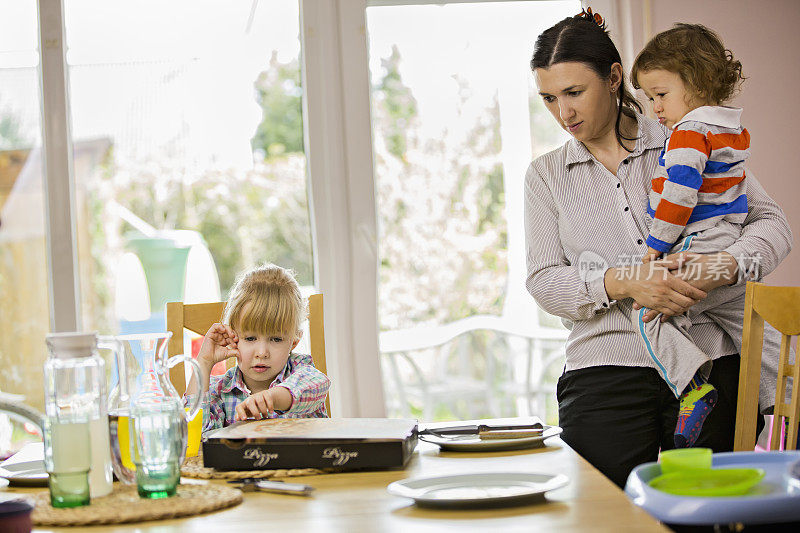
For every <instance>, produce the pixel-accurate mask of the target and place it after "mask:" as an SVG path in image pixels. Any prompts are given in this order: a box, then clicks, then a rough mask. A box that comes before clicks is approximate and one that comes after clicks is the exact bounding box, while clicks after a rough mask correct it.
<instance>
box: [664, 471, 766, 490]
mask: <svg viewBox="0 0 800 533" xmlns="http://www.w3.org/2000/svg"><path fill="white" fill-rule="evenodd" d="M763 478H764V470H762V469H760V468H716V469H715V468H705V469H686V470H679V471H676V472H671V473H669V474H662V475H660V476H658V477H656V478H653V479H651V480H650V482H649V485H650V486H651V487H653V488H654V489H658V490H660V491H663V492H666V493H668V494H674V495H676V496H705V497H708V496H742V495H744V494H747V492H749V491H750V489H752V488H753V487H755V486H756V485H758V483H759V482H760V481H761V480H762V479H763Z"/></svg>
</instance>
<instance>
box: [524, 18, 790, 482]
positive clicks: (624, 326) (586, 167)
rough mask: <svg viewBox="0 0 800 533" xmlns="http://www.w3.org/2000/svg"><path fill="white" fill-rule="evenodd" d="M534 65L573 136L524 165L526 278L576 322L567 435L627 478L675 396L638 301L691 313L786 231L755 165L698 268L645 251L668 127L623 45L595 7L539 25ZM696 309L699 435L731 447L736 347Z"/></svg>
mask: <svg viewBox="0 0 800 533" xmlns="http://www.w3.org/2000/svg"><path fill="white" fill-rule="evenodd" d="M531 69H532V70H533V74H534V77H535V80H536V84H537V86H538V89H539V93H540V95H541V97H542V99H543V100H544V102H545V105H546V106H547V108H548V109H549V110H550V112H551V113H552V114H553V116H554V117H555V119H556V120H557V121H558V122H559V123H560V124H561V125H562V127H563V128H564V129H566V130H567V132H569V133H570V134H571V135H572V137H573V139H571V140H569V141H567V143H565V144H564V146H562V147H561V148H559V149H557V150H555V151H553V152H550V153H548V154H546V155H544V156H542V157H540V158H538V159H536V160H535V161H533V163H531V166H530V168H529V169H528V173H527V176H526V182H525V195H526V208H525V228H526V241H527V247H528V278H527V287H528V290H529V292H530V293H531V294H532V295H533V297H534V298H535V299H536V301H537V302H538V304H539V305H540V306H541V307H542V308H543V309H544V310H546V311H548V312H549V313H552V314H554V315H557V316H559V317H561V318H562V319H565V320H566V321H567V322H568V323H570V324H571V330H572V331H571V333H570V336H569V339H568V341H567V348H566V353H567V362H566V367H565V372H564V374H563V375H562V376H561V378H560V379H559V382H558V388H557V397H558V404H559V421H560V422H559V423H560V425H561V426H562V427H563V428H564V433H563V439H564V441H565V442H567V443H568V444H569V445H570V446H572V447H573V448H574V449H575V450H576V451H578V453H580V454H581V455H583V456H584V457H585V458H586V459H588V460H589V461H590V462H591V463H592V464H593V465H595V466H596V467H597V468H598V469H599V470H600V471H601V472H603V473H604V474H605V475H606V476H608V477H609V478H610V479H611V480H612V481H614V482H615V483H617V484H618V485H620V486H623V485H624V483H625V480H626V478H627V476H628V474H629V473H630V471H631V469H632V468H633V467H635V466H636V465H638V464H641V463H643V462H647V461H653V460H655V459H656V457H657V455H658V451H659V449H670V448H672V447H673V430H674V429H675V422H676V417H677V408H678V402H677V400H676V399H675V396H674V395H673V394H672V392H671V391H670V390H669V389H668V388H667V385H666V383H665V382H664V381H663V380H662V379H661V378H660V376H659V375H658V374H657V372H656V370H655V369H654V367H653V362H652V360H651V359H650V358H649V357H648V356H647V354H646V352H645V351H644V348H643V347H642V346H641V341H640V340H639V339H637V337H636V333H635V331H634V329H633V325H632V323H631V320H630V319H629V318H628V315H629V313H630V309H631V306H633V305H636V306H642V307H647V308H649V309H651V311H649V312H648V313H647V315H646V319H645V320H652V319H654V318H655V317H656V316H657V315H658V313H663V314H664V315H665V316H673V315H677V314H680V313H683V312H685V311H687V310H689V309H690V308H691V307H692V305H694V304H695V303H697V302H698V301H700V300H701V299H703V298H705V296H706V294H707V292H708V291H710V290H712V289H714V288H716V287H719V286H722V285H728V284H732V283H736V282H737V278H743V276H738V272H739V271H740V269H739V262H737V260H741V261H744V260H745V259H746V258H752V257H759V258H760V267H761V274H768V273H769V272H771V271H772V270H774V268H775V267H776V266H777V265H778V263H780V261H782V260H783V259H784V258H785V257H786V255H787V254H788V253H789V250H790V247H791V232H790V230H789V226H788V224H787V222H786V218H785V216H784V215H783V212H782V211H781V209H780V208H779V207H778V205H777V204H775V202H774V201H773V200H772V199H771V198H770V197H769V196H768V195H767V194H766V193H765V192H764V189H763V188H762V187H761V185H760V184H759V183H758V182H757V181H756V180H755V179H750V177H751V176H750V175H748V179H750V183H749V185H748V189H747V195H748V199H749V200H750V210H749V213H748V216H747V220H746V221H745V227H744V230H743V232H742V236H741V238H740V239H739V240H738V241H737V242H736V243H735V244H734V245H733V246H731V247H730V248H728V249H727V250H726V251H725V252H720V253H717V254H708V255H703V256H696V257H695V261H694V265H693V266H692V271H691V273H690V272H688V271H685V270H682V269H681V268H680V266H681V261H679V260H678V259H677V258H675V257H668V258H666V259H665V260H663V261H659V262H657V263H655V264H654V263H650V264H648V265H640V264H639V261H640V259H641V257H642V254H643V253H644V251H645V249H646V247H645V244H644V239H645V237H646V236H647V234H648V228H647V226H646V221H645V212H646V210H645V207H646V202H647V193H648V184H649V181H650V179H651V178H652V176H653V172H654V171H655V168H656V164H657V158H658V154H659V152H660V151H661V148H662V147H663V145H664V140H665V139H666V136H667V131H666V130H665V129H664V128H663V127H662V126H660V125H659V124H658V123H657V122H656V121H654V120H652V119H649V118H647V117H645V116H643V115H642V114H641V108H640V106H639V105H638V103H637V102H636V101H635V100H634V98H633V96H632V95H631V94H630V93H629V92H628V91H627V90H626V88H625V84H624V76H623V69H622V64H621V59H620V55H619V52H618V51H617V49H616V47H615V46H614V44H613V43H612V42H611V39H610V38H609V36H608V34H607V33H606V31H605V29H604V26H599V25H598V24H597V23H596V22H595V21H594V20H593V19H589V18H584V17H581V16H578V17H575V18H568V19H565V20H563V21H561V22H559V23H558V24H556V25H555V26H553V27H552V28H549V29H548V30H546V31H544V32H543V33H542V34H541V35H540V36H539V38H538V39H537V41H536V45H535V49H534V54H533V59H532V60H531ZM742 265H744V263H742ZM741 270H742V271H744V268H742V269H741ZM712 273H713V275H712ZM738 282H739V283H742V282H743V281H742V279H739V280H738ZM692 321H693V323H694V326H693V327H692V328H691V329H690V333H691V335H692V338H693V339H694V342H695V343H696V344H697V346H698V347H699V348H700V349H701V350H703V351H704V352H705V353H706V354H708V355H709V356H710V357H711V358H712V359H714V365H713V370H712V372H711V375H710V377H709V382H710V383H712V384H713V385H714V386H715V387H716V388H717V390H718V391H719V399H718V403H717V405H716V407H715V408H714V410H713V411H712V413H711V414H710V415H709V417H708V419H707V420H706V422H705V424H704V426H703V431H702V432H701V434H700V437H699V439H698V441H697V443H696V446H707V447H710V448H712V449H713V450H714V451H717V452H719V451H728V450H730V449H732V445H733V432H734V421H735V414H736V395H737V386H738V377H739V374H738V372H739V370H738V369H739V356H738V354H737V353H736V349H735V347H734V345H733V343H732V342H731V340H730V338H729V337H727V336H726V335H725V333H724V331H723V330H722V329H721V328H720V327H719V326H717V325H716V324H714V323H713V322H711V321H710V320H709V319H707V318H706V317H704V315H703V314H698V315H697V316H696V317H695V316H693V317H692Z"/></svg>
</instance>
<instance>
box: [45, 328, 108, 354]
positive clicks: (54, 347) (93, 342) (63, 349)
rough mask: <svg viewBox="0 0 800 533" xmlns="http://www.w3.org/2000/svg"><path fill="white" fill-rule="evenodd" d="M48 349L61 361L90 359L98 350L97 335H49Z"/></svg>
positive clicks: (94, 333) (72, 333) (73, 333)
mask: <svg viewBox="0 0 800 533" xmlns="http://www.w3.org/2000/svg"><path fill="white" fill-rule="evenodd" d="M47 347H48V348H49V349H50V352H51V353H52V354H53V356H55V357H58V358H59V359H71V358H73V357H89V356H90V355H92V352H93V351H94V350H95V349H96V348H97V333H96V332H93V333H77V332H71V333H48V334H47Z"/></svg>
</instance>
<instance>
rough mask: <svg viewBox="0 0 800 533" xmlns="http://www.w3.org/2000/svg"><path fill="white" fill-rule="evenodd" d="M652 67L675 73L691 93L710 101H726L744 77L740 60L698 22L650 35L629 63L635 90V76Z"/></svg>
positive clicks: (637, 82)
mask: <svg viewBox="0 0 800 533" xmlns="http://www.w3.org/2000/svg"><path fill="white" fill-rule="evenodd" d="M656 69H660V70H666V71H668V72H673V73H675V74H677V75H679V76H680V77H681V79H682V80H683V82H684V83H685V84H686V85H688V86H689V89H690V92H691V93H694V96H696V97H697V98H699V99H700V100H702V101H705V102H707V103H713V104H722V103H724V102H726V101H728V100H730V99H731V98H732V97H733V96H734V95H735V94H736V92H737V91H738V90H739V89H740V88H741V83H742V81H744V79H745V78H744V76H742V63H741V62H740V61H738V60H737V59H734V58H733V54H732V53H731V51H730V50H728V49H727V48H725V46H724V45H723V44H722V39H720V38H719V35H717V34H716V33H714V32H713V31H712V30H710V29H708V28H706V27H705V26H703V25H701V24H676V25H675V26H674V27H672V28H671V29H669V30H666V31H663V32H661V33H659V34H658V35H656V36H655V37H653V38H652V39H651V40H650V42H649V43H647V44H646V45H645V47H644V48H643V49H642V51H641V52H639V55H638V56H637V57H636V60H635V61H634V62H633V69H632V70H631V81H632V82H633V86H634V87H635V88H637V89H639V88H640V85H639V75H640V74H641V73H642V72H647V71H649V70H656Z"/></svg>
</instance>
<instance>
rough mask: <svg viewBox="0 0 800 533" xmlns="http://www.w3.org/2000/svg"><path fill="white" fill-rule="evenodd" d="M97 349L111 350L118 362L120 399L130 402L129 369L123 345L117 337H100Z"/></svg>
mask: <svg viewBox="0 0 800 533" xmlns="http://www.w3.org/2000/svg"><path fill="white" fill-rule="evenodd" d="M97 348H98V349H100V350H110V351H111V353H113V354H114V359H115V360H116V362H117V379H118V380H119V381H118V383H117V386H118V387H119V397H120V400H121V401H128V399H129V398H130V391H129V390H128V376H127V368H126V367H125V359H124V358H123V348H122V343H121V342H120V341H119V340H117V338H116V337H114V336H110V335H98V337H97Z"/></svg>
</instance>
